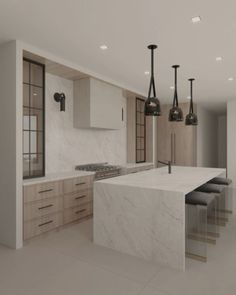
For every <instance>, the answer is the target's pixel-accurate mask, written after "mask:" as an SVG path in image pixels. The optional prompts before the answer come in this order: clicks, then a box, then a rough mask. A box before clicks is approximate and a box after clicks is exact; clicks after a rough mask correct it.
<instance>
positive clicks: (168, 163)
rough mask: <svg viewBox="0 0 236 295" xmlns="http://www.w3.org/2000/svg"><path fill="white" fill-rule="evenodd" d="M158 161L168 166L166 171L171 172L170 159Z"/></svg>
mask: <svg viewBox="0 0 236 295" xmlns="http://www.w3.org/2000/svg"><path fill="white" fill-rule="evenodd" d="M158 163H161V164H163V165H166V166H168V173H169V174H171V161H167V162H162V161H158Z"/></svg>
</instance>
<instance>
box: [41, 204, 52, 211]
mask: <svg viewBox="0 0 236 295" xmlns="http://www.w3.org/2000/svg"><path fill="white" fill-rule="evenodd" d="M50 207H53V204H50V205H47V206H43V207H39V208H38V209H39V210H42V209H46V208H50Z"/></svg>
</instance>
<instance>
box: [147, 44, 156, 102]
mask: <svg viewBox="0 0 236 295" xmlns="http://www.w3.org/2000/svg"><path fill="white" fill-rule="evenodd" d="M152 91H153V96H154V97H156V88H155V80H154V49H153V48H152V49H151V79H150V86H149V91H148V98H150V97H151V92H152Z"/></svg>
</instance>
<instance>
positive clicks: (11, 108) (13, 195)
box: [0, 41, 22, 248]
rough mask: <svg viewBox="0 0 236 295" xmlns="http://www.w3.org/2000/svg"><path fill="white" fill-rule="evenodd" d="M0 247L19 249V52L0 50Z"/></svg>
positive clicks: (11, 47)
mask: <svg viewBox="0 0 236 295" xmlns="http://www.w3.org/2000/svg"><path fill="white" fill-rule="evenodd" d="M0 69H1V70H0V89H1V107H0V134H1V144H0V163H1V165H0V189H1V195H0V243H1V244H4V245H7V246H10V247H12V248H19V247H21V246H22V51H21V49H20V46H19V43H18V42H16V41H12V42H9V43H6V44H3V45H1V46H0Z"/></svg>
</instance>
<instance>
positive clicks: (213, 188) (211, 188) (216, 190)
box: [196, 183, 224, 194]
mask: <svg viewBox="0 0 236 295" xmlns="http://www.w3.org/2000/svg"><path fill="white" fill-rule="evenodd" d="M223 190H224V187H223V186H222V185H218V184H213V183H205V184H203V185H201V186H199V187H198V188H197V189H196V191H199V192H203V193H213V194H221V193H222V192H223Z"/></svg>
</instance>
